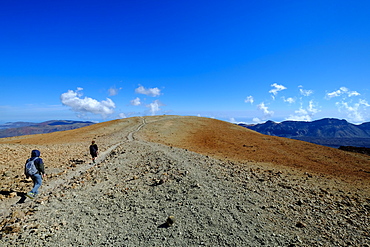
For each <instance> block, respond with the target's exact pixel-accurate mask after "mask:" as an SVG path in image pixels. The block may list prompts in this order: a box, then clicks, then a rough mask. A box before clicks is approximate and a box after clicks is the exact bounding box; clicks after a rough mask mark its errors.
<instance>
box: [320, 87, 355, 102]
mask: <svg viewBox="0 0 370 247" xmlns="http://www.w3.org/2000/svg"><path fill="white" fill-rule="evenodd" d="M341 95H347V96H348V97H353V96H360V95H361V94H360V93H358V92H356V91H349V89H348V88H346V87H341V88H339V89H338V90H336V91H333V92H331V93H327V94H326V98H327V99H331V98H334V97H339V96H341Z"/></svg>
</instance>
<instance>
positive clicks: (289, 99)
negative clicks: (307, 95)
mask: <svg viewBox="0 0 370 247" xmlns="http://www.w3.org/2000/svg"><path fill="white" fill-rule="evenodd" d="M282 99H283V100H284V102H288V103H289V104H293V103H294V102H295V99H293V98H292V97H289V98H285V97H282Z"/></svg>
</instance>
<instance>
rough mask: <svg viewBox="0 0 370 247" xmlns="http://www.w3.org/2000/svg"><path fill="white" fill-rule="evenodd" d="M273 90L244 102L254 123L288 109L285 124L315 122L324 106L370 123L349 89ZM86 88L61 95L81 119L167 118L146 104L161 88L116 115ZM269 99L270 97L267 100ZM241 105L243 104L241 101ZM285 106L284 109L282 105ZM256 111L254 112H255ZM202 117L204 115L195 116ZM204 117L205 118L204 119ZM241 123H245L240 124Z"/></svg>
mask: <svg viewBox="0 0 370 247" xmlns="http://www.w3.org/2000/svg"><path fill="white" fill-rule="evenodd" d="M270 86H271V89H270V90H269V91H267V92H266V97H265V98H263V99H261V100H260V99H259V98H261V95H259V96H253V95H249V96H247V97H246V98H245V99H244V105H245V104H247V105H246V107H245V109H246V110H249V111H251V110H252V111H254V113H253V115H251V116H250V118H251V122H254V123H260V122H264V121H267V120H272V119H274V116H275V115H276V114H280V115H281V113H279V111H282V110H281V109H285V113H286V114H287V115H286V116H285V117H284V118H283V120H292V121H313V120H315V119H317V118H316V116H317V114H319V113H322V112H324V111H325V106H326V105H328V104H330V105H334V106H335V107H336V109H337V112H338V113H340V114H342V116H345V118H346V119H347V120H348V121H350V122H354V123H362V122H366V121H369V111H368V110H369V107H370V104H369V103H368V101H367V100H366V99H365V98H363V97H362V94H361V93H360V92H358V91H353V90H350V89H349V88H347V87H340V88H339V89H334V90H330V91H326V92H322V93H316V92H315V91H314V90H311V89H305V88H304V87H303V86H302V85H299V86H298V87H296V88H295V89H294V90H290V91H289V88H288V87H286V86H284V85H282V84H278V83H273V84H271V85H270ZM121 89H122V88H118V89H117V88H115V87H112V88H110V89H109V90H108V94H109V95H110V96H116V95H118V94H119V92H120V91H121ZM82 91H83V88H80V87H78V88H77V89H76V90H68V91H67V92H65V93H63V94H61V95H60V100H61V103H62V104H63V105H64V106H67V107H69V109H70V110H72V111H73V112H75V113H76V116H77V117H79V118H86V117H87V115H88V114H92V115H99V116H100V117H102V118H103V119H106V118H108V117H112V116H113V117H114V116H117V117H118V118H126V117H129V116H132V115H156V114H165V113H167V112H168V111H164V110H163V109H162V107H165V106H166V105H165V104H164V103H162V102H161V101H160V100H159V99H155V100H153V101H151V102H149V103H146V101H147V100H148V98H147V97H150V98H159V97H160V96H161V95H163V93H162V91H161V89H159V88H158V87H153V88H146V87H144V86H142V85H139V86H138V87H137V88H136V89H135V90H134V93H135V94H139V95H141V96H137V97H135V98H133V99H131V100H130V101H129V102H127V104H126V105H127V106H128V105H129V106H132V107H142V108H141V109H138V110H137V111H135V112H134V113H133V112H125V111H121V112H117V111H116V103H115V102H114V101H113V100H112V99H111V98H106V99H105V100H101V101H98V100H96V99H93V98H91V97H83V93H82ZM268 96H269V97H268ZM240 102H241V104H242V103H243V101H242V100H241V101H240ZM281 104H283V105H281ZM253 109H254V110H253ZM194 115H198V116H202V115H203V114H194ZM203 116H204V115H203ZM206 117H213V118H218V116H216V115H213V116H211V115H208V116H206ZM237 118H238V116H232V117H229V119H228V121H230V122H237V121H236V119H237ZM239 122H242V121H239Z"/></svg>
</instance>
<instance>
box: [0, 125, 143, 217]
mask: <svg viewBox="0 0 370 247" xmlns="http://www.w3.org/2000/svg"><path fill="white" fill-rule="evenodd" d="M144 125H145V119H144V118H142V123H141V124H139V125H138V126H137V127H134V128H136V129H134V130H133V131H131V132H129V133H128V134H127V135H126V139H127V140H125V141H122V142H119V143H116V144H113V145H111V146H110V147H107V148H106V149H105V150H104V151H102V152H99V157H98V158H97V160H96V163H95V164H93V163H91V162H90V163H83V164H81V165H79V166H76V167H75V168H74V169H72V170H69V171H68V172H66V173H64V174H62V175H61V176H58V177H57V178H54V179H47V178H46V179H44V181H43V184H42V187H41V188H40V191H41V192H42V194H44V195H47V194H50V193H51V192H52V191H55V189H56V188H57V187H59V186H61V185H63V184H66V183H68V182H69V181H71V180H72V179H73V178H75V177H78V176H80V175H81V174H82V173H84V172H86V170H88V169H90V168H93V167H94V166H96V165H98V164H99V163H100V162H102V161H104V160H105V159H106V157H107V156H108V155H109V154H110V153H111V152H112V151H113V150H115V149H116V148H117V147H118V146H120V145H122V144H124V143H125V142H127V141H133V140H134V137H133V135H134V133H135V132H137V131H139V130H140V128H141V127H143V126H144ZM25 202H30V199H26V197H25V196H24V194H19V196H17V197H13V198H10V199H9V200H5V201H3V202H2V203H1V206H0V215H9V213H10V212H11V211H12V210H13V207H17V208H18V209H19V208H21V207H22V205H23V203H25ZM26 206H27V205H26Z"/></svg>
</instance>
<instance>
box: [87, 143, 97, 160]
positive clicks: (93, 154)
mask: <svg viewBox="0 0 370 247" xmlns="http://www.w3.org/2000/svg"><path fill="white" fill-rule="evenodd" d="M89 149H90V154H91V159H92V162H93V163H95V159H96V158H97V157H98V150H99V149H98V145H96V143H95V141H92V142H91V145H90V148H89Z"/></svg>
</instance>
